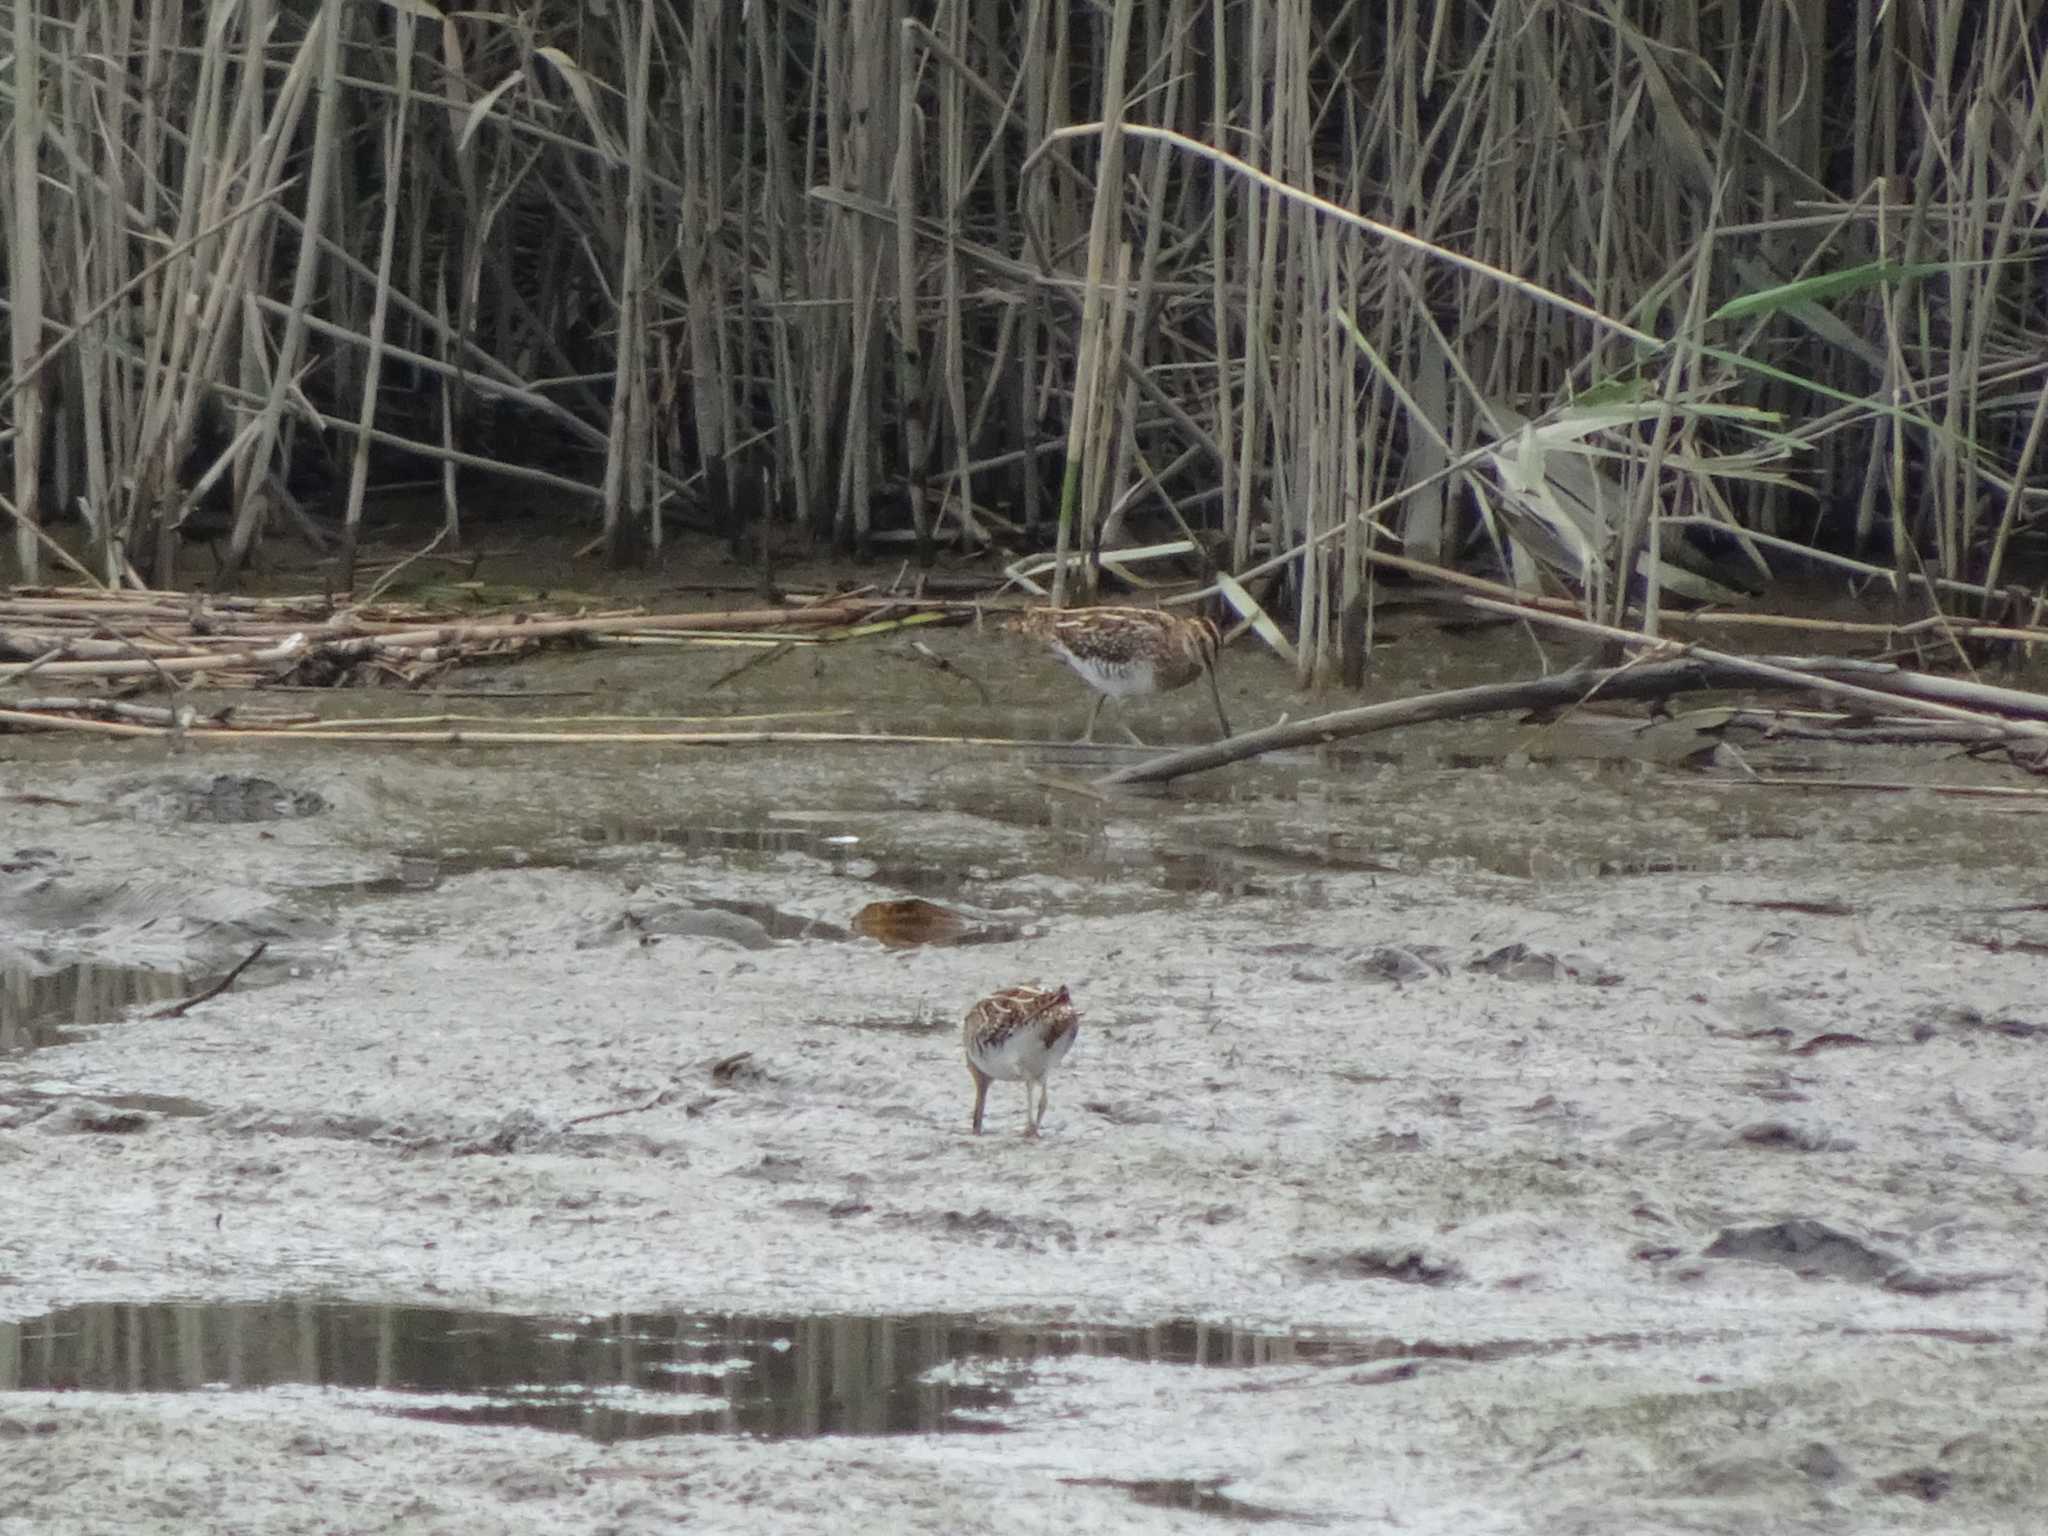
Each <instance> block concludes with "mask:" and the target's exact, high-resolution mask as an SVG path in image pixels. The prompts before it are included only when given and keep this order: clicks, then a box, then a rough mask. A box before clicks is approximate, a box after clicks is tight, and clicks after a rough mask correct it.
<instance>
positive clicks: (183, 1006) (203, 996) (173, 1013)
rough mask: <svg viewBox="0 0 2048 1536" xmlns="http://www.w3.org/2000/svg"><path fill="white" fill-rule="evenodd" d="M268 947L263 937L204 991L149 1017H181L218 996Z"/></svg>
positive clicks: (266, 940) (158, 1010)
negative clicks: (236, 963)
mask: <svg viewBox="0 0 2048 1536" xmlns="http://www.w3.org/2000/svg"><path fill="white" fill-rule="evenodd" d="M268 948H270V941H269V940H268V939H265V940H264V941H263V942H262V943H261V944H258V945H257V946H256V947H255V948H254V949H252V950H250V951H249V953H248V954H247V955H245V956H244V957H243V958H242V963H241V964H240V965H238V966H236V967H235V968H234V969H233V970H232V971H229V972H228V973H227V975H225V976H223V977H221V979H220V980H219V981H216V982H215V983H214V984H213V985H212V986H210V987H208V988H207V989H206V990H205V991H204V992H201V993H198V994H197V995H196V996H193V997H188V998H186V999H185V1001H183V1002H182V1003H173V1004H171V1006H170V1007H168V1008H159V1009H157V1011H156V1012H155V1013H152V1014H150V1015H149V1017H150V1018H152V1019H176V1018H182V1017H183V1016H184V1014H185V1011H186V1010H187V1009H188V1008H197V1007H198V1006H199V1005H200V1004H201V1003H203V1002H205V1001H206V1000H207V999H208V998H210V997H219V996H220V995H221V993H223V992H225V991H227V989H228V988H229V987H232V986H233V985H234V984H235V978H236V977H237V976H240V975H241V974H242V972H244V971H246V970H247V969H249V967H250V966H252V965H254V964H255V963H256V962H257V961H258V960H260V959H262V958H263V951H265V950H266V949H268Z"/></svg>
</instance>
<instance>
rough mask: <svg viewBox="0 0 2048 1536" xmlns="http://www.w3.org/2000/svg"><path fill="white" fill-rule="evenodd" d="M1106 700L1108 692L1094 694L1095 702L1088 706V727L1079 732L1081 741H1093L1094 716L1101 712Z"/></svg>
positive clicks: (1107, 699) (1107, 700)
mask: <svg viewBox="0 0 2048 1536" xmlns="http://www.w3.org/2000/svg"><path fill="white" fill-rule="evenodd" d="M1108 702H1109V695H1108V694H1106V693H1098V694H1096V695H1095V702H1094V703H1093V704H1091V705H1089V706H1088V728H1087V729H1086V730H1085V731H1083V732H1082V733H1081V739H1082V740H1083V741H1093V740H1094V739H1095V720H1096V717H1097V716H1098V715H1100V714H1101V713H1102V706H1103V705H1105V704H1107V703H1108Z"/></svg>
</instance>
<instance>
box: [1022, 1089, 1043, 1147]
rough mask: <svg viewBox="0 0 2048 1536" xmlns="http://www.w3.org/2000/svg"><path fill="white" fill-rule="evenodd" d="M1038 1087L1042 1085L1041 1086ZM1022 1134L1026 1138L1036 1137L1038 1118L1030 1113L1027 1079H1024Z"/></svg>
mask: <svg viewBox="0 0 2048 1536" xmlns="http://www.w3.org/2000/svg"><path fill="white" fill-rule="evenodd" d="M1040 1086H1041V1087H1042V1086H1044V1085H1043V1084H1041V1085H1040ZM1024 1134H1025V1135H1026V1136H1036V1135H1037V1134H1038V1116H1036V1115H1035V1114H1033V1113H1032V1112H1031V1079H1030V1078H1028V1077H1027V1078H1025V1079H1024Z"/></svg>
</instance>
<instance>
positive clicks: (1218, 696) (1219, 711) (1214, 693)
mask: <svg viewBox="0 0 2048 1536" xmlns="http://www.w3.org/2000/svg"><path fill="white" fill-rule="evenodd" d="M1202 670H1203V671H1204V672H1206V673H1208V674H1209V697H1210V698H1212V699H1214V700H1215V701H1216V723H1217V724H1218V725H1220V726H1222V727H1223V735H1224V738H1225V739H1226V740H1228V739H1229V737H1230V734H1231V732H1230V722H1229V721H1228V720H1226V719H1224V718H1223V690H1222V689H1221V688H1220V687H1218V686H1217V683H1216V668H1215V667H1213V666H1207V667H1204V668H1202Z"/></svg>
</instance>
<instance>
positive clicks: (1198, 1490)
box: [1060, 1477, 1320, 1525]
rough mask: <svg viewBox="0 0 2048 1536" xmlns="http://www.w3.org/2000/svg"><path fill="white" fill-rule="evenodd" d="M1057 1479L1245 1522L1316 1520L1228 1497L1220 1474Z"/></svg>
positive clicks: (1304, 1522) (1157, 1505)
mask: <svg viewBox="0 0 2048 1536" xmlns="http://www.w3.org/2000/svg"><path fill="white" fill-rule="evenodd" d="M1060 1481H1061V1482H1063V1483H1065V1484H1067V1485H1068V1486H1069V1487H1074V1488H1120V1489H1122V1490H1123V1491H1124V1492H1125V1493H1127V1494H1129V1495H1130V1496H1131V1500H1132V1502H1133V1503H1137V1504H1144V1505H1147V1506H1148V1507H1150V1508H1153V1509H1178V1510H1184V1511H1186V1512H1188V1513H1190V1514H1197V1515H1216V1516H1218V1517H1220V1518H1222V1519H1225V1520H1239V1521H1243V1522H1244V1523H1245V1524H1247V1525H1264V1524H1268V1523H1270V1522H1272V1521H1276V1520H1277V1521H1287V1522H1291V1523H1294V1524H1299V1525H1314V1524H1318V1523H1320V1522H1317V1521H1315V1520H1312V1519H1309V1518H1308V1517H1306V1516H1302V1515H1296V1514H1291V1513H1289V1512H1288V1511H1287V1510H1284V1509H1275V1508H1273V1507H1272V1506H1271V1505H1269V1504H1253V1503H1251V1502H1249V1501H1248V1500H1245V1499H1235V1498H1232V1497H1231V1496H1230V1495H1229V1494H1227V1493H1225V1492H1224V1491H1223V1487H1224V1484H1225V1483H1227V1482H1228V1481H1229V1479H1228V1478H1222V1477H1210V1478H1193V1477H1143V1478H1117V1477H1063V1478H1061V1479H1060Z"/></svg>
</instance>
